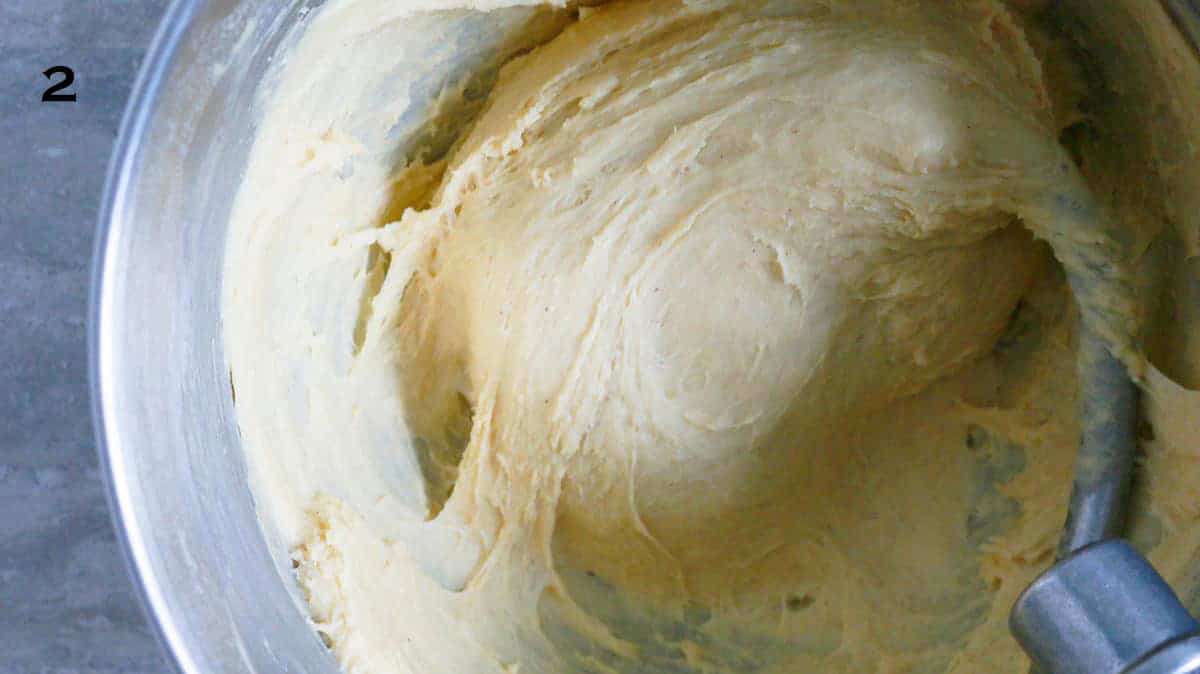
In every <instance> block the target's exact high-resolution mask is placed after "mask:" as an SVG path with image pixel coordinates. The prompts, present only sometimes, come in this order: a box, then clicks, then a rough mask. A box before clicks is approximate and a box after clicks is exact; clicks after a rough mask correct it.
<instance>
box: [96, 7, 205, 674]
mask: <svg viewBox="0 0 1200 674" xmlns="http://www.w3.org/2000/svg"><path fill="white" fill-rule="evenodd" d="M204 2H205V0H171V2H170V4H169V5H168V6H167V9H166V11H165V12H164V13H163V15H162V18H161V19H160V20H159V24H158V28H157V29H156V31H155V33H154V37H153V39H152V40H151V42H150V46H149V48H148V49H147V50H146V52H145V55H144V56H143V59H142V63H141V65H140V66H139V68H138V74H137V77H136V78H135V79H134V83H133V87H132V89H131V90H130V94H129V98H128V101H127V103H126V105H125V110H124V113H123V116H122V119H121V125H120V131H119V133H118V135H117V140H116V142H115V143H114V145H113V150H112V154H111V156H110V158H109V163H108V168H107V174H106V178H105V182H104V189H103V192H102V193H101V201H100V208H99V212H98V216H97V220H96V235H95V243H94V244H93V250H92V263H91V283H90V289H89V296H88V312H87V350H88V388H89V392H90V394H91V414H92V425H93V432H94V436H95V443H96V453H97V454H98V458H99V463H100V471H101V474H102V475H103V476H104V482H105V488H104V492H105V497H106V499H107V502H108V510H109V515H110V517H111V520H112V525H113V531H114V534H115V536H116V538H117V541H118V545H119V547H120V548H121V553H122V557H123V558H124V562H125V569H126V573H127V575H128V576H129V578H130V579H131V580H132V581H133V585H134V590H135V592H136V593H137V595H138V598H139V600H140V603H141V606H142V612H143V614H144V615H145V617H146V622H147V623H149V624H150V626H151V628H152V631H153V632H154V634H155V637H156V640H157V642H158V645H159V650H160V651H161V652H162V653H163V654H164V655H165V656H166V657H165V660H166V662H167V663H168V666H170V667H171V668H172V669H173V670H174V671H176V672H183V673H185V674H199V673H200V672H202V671H203V670H202V668H201V666H200V664H199V663H200V661H201V659H200V658H198V657H197V651H196V648H195V644H193V643H192V642H191V640H190V639H189V638H188V637H186V636H185V632H184V631H183V630H182V629H180V626H179V624H178V623H177V621H176V620H175V617H174V616H173V615H172V614H171V610H170V608H169V606H168V602H167V593H166V591H165V590H164V585H163V582H162V579H161V578H160V577H159V576H158V574H157V573H156V572H155V570H154V568H153V565H152V564H151V563H150V561H149V557H150V555H149V552H148V551H149V546H148V543H147V536H146V534H145V532H144V531H143V530H142V529H141V527H140V524H139V522H138V520H137V518H136V517H135V516H134V515H133V511H134V507H133V499H132V497H131V493H130V486H131V485H130V482H129V480H128V474H129V473H128V470H127V468H126V455H125V452H124V446H125V445H124V442H123V441H122V438H123V434H122V429H121V427H120V422H119V414H118V412H117V410H116V405H117V400H118V398H119V393H118V388H119V386H120V385H119V383H118V379H117V378H116V377H115V376H114V368H115V357H116V356H115V353H114V351H113V349H114V344H113V327H114V321H115V320H116V316H115V313H114V311H115V310H114V299H115V294H114V293H115V289H116V278H117V276H118V275H119V273H120V270H119V269H117V268H116V267H117V265H116V264H115V262H116V261H117V258H118V257H119V255H118V253H117V250H116V247H117V245H118V244H119V243H120V242H121V240H122V239H123V235H124V233H125V231H126V229H127V224H128V223H127V220H128V212H129V209H130V200H129V198H130V191H131V188H132V186H133V185H135V184H136V182H137V178H138V176H139V175H140V173H141V163H142V162H141V159H142V155H143V153H144V150H145V148H144V146H143V143H142V137H143V134H144V132H145V130H146V128H147V127H148V126H149V124H150V122H151V121H152V120H153V118H154V116H155V113H156V112H157V110H158V108H159V103H160V99H161V94H162V90H163V85H164V83H165V82H166V79H167V76H168V74H169V72H170V71H171V69H172V67H173V66H174V64H175V61H176V56H177V55H178V53H179V48H180V45H181V44H182V43H183V39H184V37H185V36H186V35H187V33H188V31H189V30H190V28H191V27H192V25H193V24H194V22H195V19H196V17H197V15H198V14H199V12H200V10H201V8H202V7H203V5H204Z"/></svg>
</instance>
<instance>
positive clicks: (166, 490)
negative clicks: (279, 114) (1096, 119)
mask: <svg viewBox="0 0 1200 674" xmlns="http://www.w3.org/2000/svg"><path fill="white" fill-rule="evenodd" d="M403 1H404V0H397V2H403ZM1064 1H1066V0H1064ZM1079 1H1080V2H1085V1H1092V0H1079ZM1146 1H1148V2H1149V1H1152V0H1146ZM320 3H321V0H177V1H176V2H174V4H172V6H171V8H170V9H169V11H168V12H167V15H166V17H165V19H164V20H163V23H162V26H161V28H160V30H159V32H158V34H157V36H156V38H155V40H154V43H153V46H152V48H151V50H150V52H149V54H148V56H147V58H146V61H145V64H144V66H143V68H142V71H141V74H140V76H139V78H138V81H137V84H136V86H135V87H134V91H133V96H132V100H131V103H130V106H129V109H128V111H127V112H126V118H125V123H124V126H123V128H122V131H121V135H120V139H119V140H118V142H117V145H116V150H115V153H114V156H113V162H112V165H111V167H110V175H109V182H108V186H107V188H106V192H105V198H104V203H103V209H102V212H101V216H100V222H99V237H98V243H97V252H96V271H95V279H94V287H93V302H92V317H91V326H90V340H91V345H90V346H91V354H92V378H93V381H92V385H93V399H94V413H95V418H96V426H97V435H98V438H99V444H100V448H101V450H100V451H101V458H102V461H103V463H104V465H105V467H106V471H107V473H108V480H109V493H110V501H111V505H112V509H113V512H114V516H115V518H116V521H117V529H118V532H119V535H120V537H121V538H122V539H123V542H124V547H125V550H126V553H127V556H128V559H129V562H130V567H131V571H132V573H133V576H134V578H135V580H136V582H137V585H138V587H139V588H140V591H141V593H142V597H143V599H144V601H145V604H146V606H147V608H148V611H149V613H150V617H151V620H152V622H153V624H154V625H155V627H156V629H157V631H158V633H159V635H160V637H161V639H162V641H163V643H164V645H165V647H166V649H167V651H168V652H169V653H170V655H171V657H172V659H173V661H174V664H175V665H176V666H177V667H178V668H179V669H180V670H181V671H183V672H187V673H189V674H192V673H197V674H198V673H201V672H212V673H221V674H236V673H238V672H313V673H329V674H332V673H334V672H337V671H338V668H337V665H336V663H335V662H334V660H333V658H332V657H331V656H330V654H329V653H328V652H327V651H326V650H325V648H324V646H323V645H322V643H321V641H320V640H319V638H318V637H317V636H316V633H315V632H314V631H313V630H312V629H311V626H310V625H309V623H308V621H307V619H306V618H305V613H304V611H303V609H302V607H301V606H300V604H299V600H298V599H296V594H295V592H294V589H295V588H294V583H293V582H292V580H291V573H290V568H289V562H288V560H287V558H286V555H284V554H283V551H282V549H281V546H279V545H275V544H273V543H272V542H271V541H268V540H266V539H265V537H264V533H263V531H262V529H261V528H260V527H259V524H258V520H257V518H256V516H255V510H254V503H253V500H252V497H251V493H250V491H249V489H248V488H247V484H246V466H245V462H244V458H243V456H242V452H241V449H240V447H239V441H238V431H237V427H236V425H235V423H234V413H233V400H232V396H233V391H232V387H231V383H230V376H229V372H228V370H227V367H226V364H225V361H224V355H223V352H222V341H221V327H220V326H221V320H220V307H219V303H220V297H221V292H220V288H221V269H222V258H223V246H224V241H225V232H226V223H227V220H228V217H229V212H230V208H231V203H232V201H233V198H234V195H235V194H236V191H237V188H238V184H239V180H240V176H241V173H242V170H243V168H244V165H245V162H246V158H247V154H248V152H249V149H250V146H251V142H252V139H253V134H254V126H255V123H256V120H255V119H254V115H253V113H252V108H251V104H250V103H251V100H252V98H253V96H254V95H255V92H256V91H257V90H258V88H259V86H260V83H261V82H262V80H263V75H264V73H266V72H268V69H269V66H270V64H271V62H272V59H273V58H275V57H276V56H277V55H278V54H280V53H281V50H283V49H285V48H286V45H287V42H288V40H289V39H292V38H293V37H294V35H295V33H296V31H295V30H294V29H295V28H296V27H297V26H298V25H299V24H300V23H301V22H302V20H303V17H304V16H306V15H307V14H308V13H309V12H310V11H311V10H312V9H314V8H315V7H316V6H317V5H319V4H320ZM1167 4H1168V5H1170V6H1171V7H1172V9H1173V11H1174V13H1175V15H1176V19H1177V22H1178V25H1179V26H1180V27H1181V28H1182V29H1183V30H1184V31H1185V32H1191V33H1192V34H1193V35H1194V36H1196V37H1198V38H1200V32H1197V31H1196V30H1195V28H1196V27H1200V3H1198V2H1197V0H1169V1H1168V2H1167ZM464 674H469V673H464Z"/></svg>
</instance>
